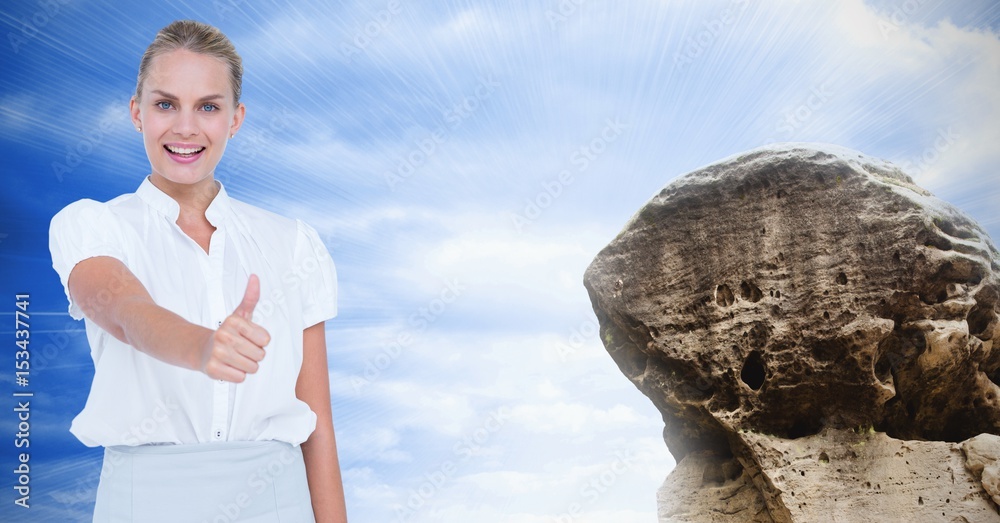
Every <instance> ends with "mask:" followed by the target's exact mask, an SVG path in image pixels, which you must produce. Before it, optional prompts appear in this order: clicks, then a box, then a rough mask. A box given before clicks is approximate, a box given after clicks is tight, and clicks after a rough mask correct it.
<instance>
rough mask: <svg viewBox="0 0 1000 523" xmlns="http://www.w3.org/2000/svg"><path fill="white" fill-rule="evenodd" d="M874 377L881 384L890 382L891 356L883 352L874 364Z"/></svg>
mask: <svg viewBox="0 0 1000 523" xmlns="http://www.w3.org/2000/svg"><path fill="white" fill-rule="evenodd" d="M874 370H875V377H876V378H878V380H879V381H881V382H882V383H889V382H891V381H892V370H893V356H892V354H890V353H889V352H887V351H886V352H883V353H882V355H881V356H879V358H878V361H876V362H875V369H874Z"/></svg>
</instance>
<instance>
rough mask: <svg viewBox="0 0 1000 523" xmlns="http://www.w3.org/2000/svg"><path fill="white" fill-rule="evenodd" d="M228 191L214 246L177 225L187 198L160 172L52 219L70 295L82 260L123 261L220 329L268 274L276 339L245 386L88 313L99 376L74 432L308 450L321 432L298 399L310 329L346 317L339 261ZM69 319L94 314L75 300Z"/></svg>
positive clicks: (161, 293)
mask: <svg viewBox="0 0 1000 523" xmlns="http://www.w3.org/2000/svg"><path fill="white" fill-rule="evenodd" d="M219 188H220V189H219V194H218V195H217V196H216V197H215V199H214V200H213V201H212V203H211V205H209V207H208V209H207V210H206V212H205V216H206V217H207V218H208V221H209V222H210V223H211V224H212V225H213V226H215V227H216V230H215V232H214V233H213V234H212V239H211V243H210V245H209V252H208V253H206V252H205V251H204V250H203V249H202V248H201V247H200V246H199V245H198V244H197V243H196V242H195V241H194V240H192V239H191V238H190V237H188V236H187V235H186V234H185V233H184V232H183V231H182V230H181V228H180V227H179V226H178V225H177V223H176V222H177V216H178V212H179V207H178V205H177V202H175V201H174V200H173V199H172V198H171V197H169V196H167V195H166V194H165V193H163V192H162V191H160V190H159V189H157V188H156V186H154V185H153V184H152V183H151V182H150V181H149V179H148V178H147V179H146V180H144V181H143V182H142V184H141V185H140V186H139V189H138V190H137V191H136V192H135V193H134V194H125V195H122V196H119V197H117V198H115V199H113V200H111V201H109V202H106V203H100V202H96V201H93V200H80V201H77V202H74V203H72V204H70V205H68V206H66V208H64V209H63V210H61V211H59V213H58V214H56V215H55V217H54V218H52V224H51V227H50V229H49V249H50V250H51V252H52V264H53V267H55V269H56V272H58V273H59V278H60V279H61V280H62V284H63V287H64V288H65V289H66V296H67V298H69V288H68V286H67V282H68V280H69V274H70V271H71V270H72V269H73V267H74V266H75V265H76V264H77V263H79V262H80V261H82V260H84V259H87V258H91V257H94V256H111V257H113V258H117V259H118V260H121V261H122V262H123V263H124V264H125V265H126V266H127V267H128V268H129V270H131V271H132V273H133V274H135V276H136V277H137V278H138V279H139V281H141V282H142V284H143V285H144V286H145V287H146V289H147V290H148V291H149V294H150V295H151V296H152V297H153V300H154V301H155V302H156V304H157V305H160V306H161V307H164V308H166V309H169V310H171V311H173V312H175V313H177V314H179V315H180V316H181V317H183V318H184V319H186V320H188V321H190V322H192V323H195V324H198V325H202V326H204V327H208V328H211V329H215V328H217V327H218V326H219V325H220V324H221V322H222V321H223V320H224V319H225V318H226V317H227V316H229V315H230V314H232V312H233V310H234V309H235V308H236V306H237V305H238V304H239V303H240V301H241V300H242V298H243V294H244V291H245V290H246V285H247V280H248V278H249V277H250V274H257V276H258V277H259V278H260V286H261V298H260V301H259V302H258V304H257V307H256V309H255V310H254V314H253V321H254V322H255V323H257V324H259V325H261V326H263V327H264V328H265V329H267V331H268V332H269V333H270V335H271V342H270V343H269V344H268V345H267V346H266V347H264V350H265V351H266V355H265V356H264V359H263V360H262V361H261V362H260V368H259V369H258V371H257V372H256V373H254V374H248V375H247V377H246V380H245V381H244V382H243V383H240V384H235V383H228V382H224V381H220V380H213V379H211V378H209V377H208V376H207V375H205V374H204V373H202V372H198V371H193V370H188V369H184V368H181V367H177V366H174V365H170V364H167V363H164V362H161V361H160V360H157V359H154V358H152V357H150V356H148V355H146V354H145V353H142V352H140V351H138V350H136V349H133V348H132V347H131V346H129V345H127V344H125V343H122V342H121V341H118V340H117V339H116V338H115V337H114V336H112V335H110V334H109V333H107V332H106V331H104V330H103V329H101V328H100V327H99V326H97V325H96V324H95V323H93V322H92V321H90V320H89V319H87V320H86V322H85V323H86V327H87V339H88V340H89V342H90V351H91V357H92V358H93V360H94V381H93V384H92V385H91V389H90V395H89V396H88V397H87V403H86V405H85V406H84V408H83V411H82V412H80V414H79V415H77V417H76V418H75V419H74V420H73V424H72V426H71V427H70V432H72V433H73V435H75V436H76V437H77V438H78V439H79V440H80V441H81V442H83V443H84V444H85V445H87V446H91V447H93V446H98V445H103V446H111V445H142V444H148V443H204V442H211V441H254V440H278V441H284V442H287V443H291V444H293V445H297V444H299V443H301V442H303V441H305V440H306V438H308V437H309V434H310V433H312V431H313V429H314V428H315V426H316V415H315V414H314V413H313V412H312V411H311V410H310V409H309V406H308V405H307V404H306V403H305V402H303V401H301V400H299V399H298V398H296V397H295V383H296V380H297V378H298V375H299V368H300V367H301V365H302V331H303V330H304V329H306V328H307V327H310V326H312V325H315V324H317V323H320V322H322V321H325V320H327V319H329V318H332V317H333V316H335V315H336V313H337V298H336V295H337V282H336V271H335V269H334V265H333V260H331V258H330V254H329V252H327V250H326V247H324V245H323V243H322V242H321V241H320V239H319V236H318V235H317V234H316V231H315V230H314V229H312V228H311V227H309V226H308V225H306V224H304V223H303V222H301V221H298V220H292V219H289V218H284V217H281V216H278V215H276V214H273V213H270V212H268V211H265V210H263V209H259V208H257V207H253V206H251V205H248V204H246V203H243V202H239V201H236V200H233V199H231V198H229V196H228V195H227V194H226V190H225V188H223V187H222V185H221V184H219ZM109 291H110V292H114V289H113V288H111V289H109ZM101 299H102V297H101V296H98V297H97V298H96V300H97V303H96V304H95V305H96V306H100V300H101ZM69 314H70V316H72V317H73V318H75V319H81V318H82V317H83V314H82V311H81V310H80V307H79V306H78V304H76V303H73V301H72V299H70V305H69Z"/></svg>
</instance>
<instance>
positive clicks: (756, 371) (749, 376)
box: [740, 352, 766, 390]
mask: <svg viewBox="0 0 1000 523" xmlns="http://www.w3.org/2000/svg"><path fill="white" fill-rule="evenodd" d="M765 377H766V371H765V368H764V361H763V360H762V359H761V357H760V354H759V353H757V352H751V353H750V355H749V356H747V359H746V361H744V362H743V370H741V371H740V379H741V380H743V383H746V384H747V386H748V387H750V388H751V389H753V390H760V388H761V387H763V386H764V378H765Z"/></svg>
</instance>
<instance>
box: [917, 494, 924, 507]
mask: <svg viewBox="0 0 1000 523" xmlns="http://www.w3.org/2000/svg"><path fill="white" fill-rule="evenodd" d="M923 504H924V497H923V496H917V505H923Z"/></svg>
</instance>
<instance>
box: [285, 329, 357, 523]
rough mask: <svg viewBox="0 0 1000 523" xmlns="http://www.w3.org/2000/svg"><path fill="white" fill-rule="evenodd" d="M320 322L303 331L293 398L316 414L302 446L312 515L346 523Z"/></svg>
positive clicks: (324, 522)
mask: <svg viewBox="0 0 1000 523" xmlns="http://www.w3.org/2000/svg"><path fill="white" fill-rule="evenodd" d="M324 329H325V324H324V323H323V322H320V323H317V324H316V325H313V326H312V327H309V328H307V329H306V330H304V331H303V332H302V370H300V371H299V379H298V382H297V383H296V384H295V395H296V396H297V397H298V398H299V399H300V400H302V401H304V402H306V403H307V404H308V405H309V408H310V409H312V411H313V412H315V413H316V430H314V431H313V433H312V434H311V435H310V436H309V439H308V440H306V441H305V442H304V443H302V457H303V458H304V459H305V463H306V476H307V478H308V480H309V495H310V496H312V506H313V513H314V514H315V516H316V521H318V522H321V523H346V522H347V505H346V503H345V501H344V483H343V481H342V480H341V478H340V462H339V461H338V460H337V440H336V438H335V437H334V433H333V415H332V414H331V412H330V375H329V374H328V372H329V371H328V370H327V366H326V331H325V330H324Z"/></svg>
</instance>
